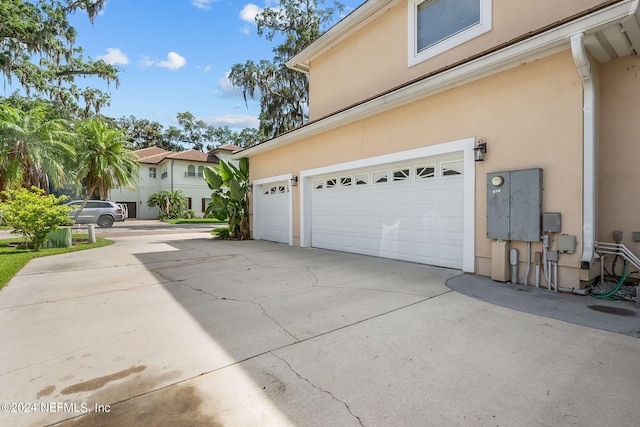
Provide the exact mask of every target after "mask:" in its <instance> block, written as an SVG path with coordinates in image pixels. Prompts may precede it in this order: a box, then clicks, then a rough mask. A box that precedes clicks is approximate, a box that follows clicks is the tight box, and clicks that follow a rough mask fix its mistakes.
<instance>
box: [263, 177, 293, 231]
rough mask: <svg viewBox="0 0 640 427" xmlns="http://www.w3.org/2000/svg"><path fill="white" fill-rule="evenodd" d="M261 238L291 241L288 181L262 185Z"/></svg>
mask: <svg viewBox="0 0 640 427" xmlns="http://www.w3.org/2000/svg"><path fill="white" fill-rule="evenodd" d="M259 197H260V201H259V203H260V209H259V211H258V212H257V216H258V218H257V221H259V223H258V224H257V225H258V227H259V230H260V232H259V236H257V237H258V238H259V239H262V240H271V241H273V242H281V243H289V224H290V222H291V221H290V219H289V186H288V185H287V182H286V181H283V182H277V183H270V184H267V185H261V186H260V193H259Z"/></svg>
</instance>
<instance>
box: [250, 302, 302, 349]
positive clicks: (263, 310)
mask: <svg viewBox="0 0 640 427" xmlns="http://www.w3.org/2000/svg"><path fill="white" fill-rule="evenodd" d="M249 302H250V303H252V304H255V305H257V306H258V307H260V309H261V310H262V314H264V315H265V317H267V318H268V319H271V321H272V322H273V323H275V324H276V325H278V327H280V329H282V330H283V331H284V332H286V333H287V334H288V335H289V336H290V337H291V338H293V339H294V341H295V342H300V339H299V338H298V337H296V336H295V335H293V334H292V333H291V332H289V331H288V330H287V328H285V327H284V326H282V325H281V324H280V322H278V321H277V320H276V319H274V318H273V317H271V316H269V314H267V311H266V310H265V309H264V307H263V306H262V304H260V303H259V302H256V301H253V300H251V301H249Z"/></svg>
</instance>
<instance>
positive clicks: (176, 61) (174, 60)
mask: <svg viewBox="0 0 640 427" xmlns="http://www.w3.org/2000/svg"><path fill="white" fill-rule="evenodd" d="M186 63H187V60H186V59H185V58H184V56H182V55H180V54H178V53H176V52H169V53H168V54H167V60H166V61H160V62H158V63H157V64H156V65H157V66H158V67H163V68H168V69H170V70H177V69H178V68H182V67H184V66H185V64H186Z"/></svg>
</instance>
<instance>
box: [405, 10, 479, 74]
mask: <svg viewBox="0 0 640 427" xmlns="http://www.w3.org/2000/svg"><path fill="white" fill-rule="evenodd" d="M424 1H425V0H409V18H408V22H409V25H408V28H409V34H408V38H409V40H408V46H409V55H408V57H409V67H412V66H414V65H417V64H419V63H421V62H423V61H426V60H427V59H430V58H433V57H434V56H436V55H439V54H441V53H443V52H445V51H447V50H449V49H453V48H454V47H456V46H458V45H461V44H462V43H465V42H468V41H469V40H471V39H474V38H476V37H478V36H480V35H482V34H484V33H486V32H488V31H491V28H492V27H491V26H492V13H491V10H492V0H480V23H479V24H478V25H475V26H473V27H471V28H469V29H467V30H464V31H462V32H460V33H458V34H456V35H454V36H451V37H449V38H447V39H444V40H443V41H441V42H440V43H437V44H435V45H433V46H431V47H429V48H427V49H425V50H423V51H422V52H418V46H417V44H418V43H417V26H418V14H417V10H418V5H420V4H421V3H423V2H424Z"/></svg>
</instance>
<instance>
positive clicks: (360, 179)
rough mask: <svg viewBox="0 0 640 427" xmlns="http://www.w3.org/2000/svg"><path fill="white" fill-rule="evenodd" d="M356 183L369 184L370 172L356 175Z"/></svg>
mask: <svg viewBox="0 0 640 427" xmlns="http://www.w3.org/2000/svg"><path fill="white" fill-rule="evenodd" d="M355 181H356V185H367V184H368V183H369V174H368V173H361V174H359V175H356V176H355Z"/></svg>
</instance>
